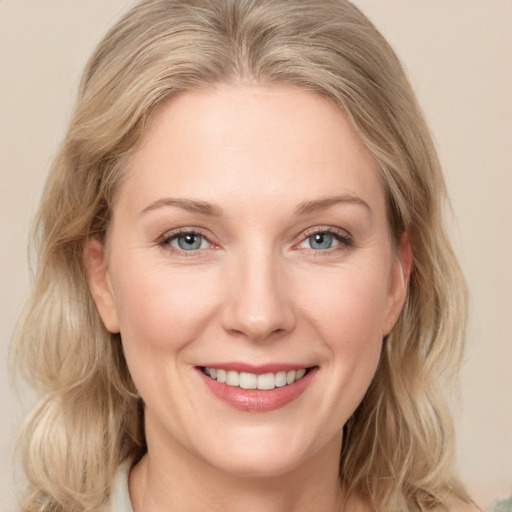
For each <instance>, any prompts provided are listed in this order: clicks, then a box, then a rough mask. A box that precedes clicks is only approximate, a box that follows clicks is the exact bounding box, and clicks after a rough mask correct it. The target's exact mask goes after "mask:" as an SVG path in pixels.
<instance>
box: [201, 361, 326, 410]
mask: <svg viewBox="0 0 512 512" xmlns="http://www.w3.org/2000/svg"><path fill="white" fill-rule="evenodd" d="M235 366H236V368H237V369H236V371H239V372H240V371H247V370H242V369H238V368H240V365H239V364H235ZM243 366H244V367H245V368H247V367H248V365H243ZM212 367H213V368H223V369H226V370H228V369H234V368H229V365H226V366H220V365H218V366H212ZM262 368H265V371H260V370H261V369H262ZM267 368H268V366H264V367H258V371H254V370H252V372H251V373H258V374H261V373H270V372H271V371H272V370H267ZM296 368H297V369H300V368H303V367H292V368H290V369H296ZM284 369H285V368H284V367H283V365H279V369H276V370H273V371H279V370H284ZM317 370H318V368H317V367H315V368H313V369H311V370H309V371H308V373H306V375H305V376H304V377H302V379H300V380H298V381H296V382H294V383H293V384H288V385H287V386H283V387H282V388H274V389H271V390H268V391H263V390H259V389H242V388H239V387H236V388H235V387H233V386H228V385H227V384H222V383H220V382H217V381H216V380H214V379H212V378H210V377H208V376H207V375H205V374H204V373H203V372H202V371H201V370H199V373H200V374H201V377H202V378H203V381H204V383H205V384H206V386H207V387H208V389H209V390H210V391H211V392H212V393H213V394H214V395H215V396H216V397H217V398H220V399H221V400H222V401H223V402H225V403H227V404H228V405H229V406H231V407H233V408H234V409H238V410H240V411H246V412H267V411H273V410H275V409H279V408H281V407H284V406H285V405H288V404H289V403H290V402H291V401H293V400H295V399H296V398H298V397H299V396H300V395H301V394H302V393H303V392H304V391H305V390H306V388H307V387H308V386H309V384H310V383H311V380H312V379H313V377H314V375H315V374H316V372H317Z"/></svg>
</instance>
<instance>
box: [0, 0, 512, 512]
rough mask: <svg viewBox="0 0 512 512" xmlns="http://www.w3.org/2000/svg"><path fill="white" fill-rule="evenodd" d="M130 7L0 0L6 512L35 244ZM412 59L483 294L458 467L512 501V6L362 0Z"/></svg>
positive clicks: (484, 1) (0, 327)
mask: <svg viewBox="0 0 512 512" xmlns="http://www.w3.org/2000/svg"><path fill="white" fill-rule="evenodd" d="M131 3H133V2H131V1H129V0H0V172H1V174H0V212H1V213H0V255H1V260H0V271H1V286H0V290H1V292H0V315H1V317H0V351H1V352H0V400H1V411H2V412H1V413H0V496H1V497H2V498H0V510H2V511H4V510H5V511H10V510H14V505H13V503H14V499H13V492H12V488H13V484H12V480H11V472H12V468H11V463H10V460H9V457H10V451H11V450H12V445H13V439H14V436H15V432H16V428H17V425H18V424H19V421H20V419H21V417H22V406H21V405H20V404H19V403H18V402H17V400H16V397H15V396H14V394H13V392H12V391H11V390H10V389H9V387H8V381H7V376H6V358H7V351H8V340H9V337H10V335H11V332H12V328H13V325H14V322H15V319H16V316H17V315H18V313H19V311H20V308H21V306H22V303H23V301H24V299H25V297H26V296H27V292H28V289H29V274H28V271H27V258H26V254H27V252H26V246H27V237H28V230H29V225H30V221H31V219H32V218H33V215H34V211H35V208H36V204H37V201H38V198H39V196H40V194H41V189H42V186H43V182H44V178H45V174H46V171H47V168H48V164H49V161H50V159H51V157H52V155H53V153H54V151H55V148H56V146H57V143H58V141H59V140H60V138H61V137H62V135H63V129H64V125H65V121H66V119H67V117H68V115H69V112H70V109H71V106H72V102H73V97H74V94H75V91H76V86H77V81H78V77H79V73H80V70H81V68H82V67H83V65H84V62H85V60H86V58H87V57H88V55H89V53H90V52H91V50H92V48H93V45H94V44H95V43H96V42H97V41H98V39H99V38H100V36H101V35H102V33H103V32H104V31H105V29H106V28H107V27H108V26H109V25H110V24H111V23H112V21H113V20H114V19H115V18H116V17H117V15H118V14H119V13H120V12H122V11H123V10H124V9H126V8H127V7H128V6H129V5H130V4H131ZM357 4H358V5H359V6H360V7H361V8H362V10H363V11H364V12H366V14H368V15H369V17H370V18H371V19H372V20H373V21H374V22H375V23H376V25H377V26H378V27H379V28H380V29H381V30H382V32H383V33H384V35H385V36H386V37H387V38H388V39H389V41H390V42H391V43H392V44H393V46H394V47H395V49H396V50H397V52H398V54H399V55H400V57H401V58H402V60H403V62H404V63H405V66H406V68H407V70H408V72H409V74H410V76H411V79H412V82H413V85H414V86H415V88H416V90H417V92H418V95H419V98H420V102H421V103H422V105H423V107H424V110H425V112H426V116H427V119H428V121H429V123H430V125H431V127H432V129H433V132H434V134H435V137H436V140H437V143H438V147H439V151H440V155H441V159H442V162H443V163H444V166H445V170H446V175H447V181H448V187H449V190H450V193H451V196H452V199H453V206H454V210H455V214H456V220H455V222H454V224H453V235H454V240H455V244H456V249H457V253H458V254H459V257H460V259H461V262H462V265H463V268H464V270H465V273H466V276H467V279H468V282H469V286H470V290H471V295H472V298H471V324H470V332H469V350H468V358H467V364H466V366H465V369H464V371H463V374H462V403H463V405H462V407H461V410H460V411H459V412H458V417H459V419H458V434H459V465H460V469H461V472H462V475H463V478H464V480H465V481H466V482H467V484H468V485H469V487H470V489H471V491H472V492H473V494H474V496H475V498H476V499H477V501H478V502H479V503H480V504H481V505H484V504H486V503H487V502H488V501H489V500H490V499H491V498H493V497H496V496H505V495H507V494H511V493H512V328H511V319H512V271H511V266H512V227H511V224H512V223H511V220H512V206H511V204H512V202H511V200H510V197H511V196H512V151H511V146H512V100H511V93H512V58H511V50H510V49H511V48H512V30H511V28H512V1H511V0H357Z"/></svg>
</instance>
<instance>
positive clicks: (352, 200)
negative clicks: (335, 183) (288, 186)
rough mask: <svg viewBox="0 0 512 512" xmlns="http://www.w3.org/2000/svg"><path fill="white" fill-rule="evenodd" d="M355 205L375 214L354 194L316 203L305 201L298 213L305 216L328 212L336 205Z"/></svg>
mask: <svg viewBox="0 0 512 512" xmlns="http://www.w3.org/2000/svg"><path fill="white" fill-rule="evenodd" d="M340 203H341V204H355V205H360V206H363V207H364V208H366V209H367V210H368V212H369V213H373V212H372V209H371V208H370V205H369V204H368V203H367V202H366V201H364V200H363V199H361V198H360V197H359V196H355V195H352V194H346V195H342V196H329V197H324V198H321V199H315V200H314V201H305V202H303V203H301V204H300V205H299V206H298V207H297V210H296V211H297V213H298V214H299V215H304V214H307V213H314V212H317V211H321V210H326V209H328V208H330V207H331V206H334V205H336V204H340Z"/></svg>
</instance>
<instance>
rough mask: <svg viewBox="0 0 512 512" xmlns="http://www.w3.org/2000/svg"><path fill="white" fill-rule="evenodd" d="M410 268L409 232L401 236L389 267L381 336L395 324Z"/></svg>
mask: <svg viewBox="0 0 512 512" xmlns="http://www.w3.org/2000/svg"><path fill="white" fill-rule="evenodd" d="M411 270H412V251H411V242H410V239H409V234H408V233H405V234H403V235H402V236H401V238H400V241H399V244H398V248H397V251H396V255H395V261H394V263H393V267H392V269H391V275H390V281H389V289H388V296H387V299H386V312H385V317H384V322H383V326H382V336H387V335H388V334H389V333H390V332H391V329H393V327H394V326H395V324H396V322H397V320H398V317H399V316H400V312H401V311H402V308H403V306H404V302H405V297H406V296H407V287H408V284H409V276H410V275H411Z"/></svg>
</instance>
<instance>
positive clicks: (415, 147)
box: [14, 0, 473, 512]
mask: <svg viewBox="0 0 512 512" xmlns="http://www.w3.org/2000/svg"><path fill="white" fill-rule="evenodd" d="M444 198H445V189H444V182H443V177H442V174H441V170H440V168H439V163H438V160H437V157H436V155H435V151H434V148H433V144H432V141H431V138H430V135H429V133H428V130H427V129H426V127H425V124H424V121H423V119H422V117H421V113H420V111H419V108H418V106H417V104H416V100H415V98H414V95H413V93H412V91H411V89H410V86H409V84H408V82H407V80H406V78H405V76H404V73H403V71H402V69H401V66H400V64H399V63H398V61H397V59H396V57H395V55H394V54H393V52H392V50H391V49H390V48H389V46H388V45H387V43H386V42H385V41H384V40H383V38H382V36H381V35H380V34H379V33H378V32H377V31H376V29H375V28H374V27H373V26H372V25H371V23H370V22H369V21H368V20H367V19H366V18H365V17H364V16H363V15H362V14H361V13H360V12H359V11H358V10H357V9H356V8H355V7H354V6H353V5H351V4H350V3H348V2H345V1H340V0H336V1H335V0H329V1H325V0H322V1H320V0H304V1H300V2H289V1H285V0H268V1H255V0H238V1H235V0H222V1H218V2H217V1H216V2H211V1H206V0H188V1H171V0H148V1H144V2H142V3H140V4H138V5H136V6H135V7H134V8H133V9H132V10H131V11H130V12H129V13H128V14H127V15H126V16H125V17H124V18H123V19H121V20H120V21H119V22H118V24H117V25H116V26H115V27H114V28H113V29H112V30H111V31H110V32H109V33H108V34H107V36H106V37H105V38H104V40H103V41H102V42H101V43H100V45H99V46H98V48H97V50H96V52H95V53H94V55H93V56H92V57H91V59H90V61H89V63H88V65H87V68H86V70H85V73H84V76H83V80H82V84H81V88H80V92H79V98H78V102H77V106H76V109H75V112H74V114H73V117H72V120H71V124H70V127H69V130H68V133H67V135H66V138H65V141H64V143H63V145H62V148H61V151H60V153H59V155H58V156H57V158H56V160H55V162H54V165H53V168H52V171H51V173H50V176H49V179H48V183H47V187H46V190H45V193H44V197H43V202H42V205H41V209H40V213H39V218H38V230H39V235H40V249H39V250H40V252H39V254H40V260H39V270H38V274H37V278H36V283H35V287H34V292H33V295H32V298H31V301H30V302H29V304H28V306H27V309H26V313H25V315H24V317H23V319H22V321H21V322H20V326H19V329H18V332H17V336H16V340H15V351H14V352H15V354H16V355H17V357H18V360H19V364H20V366H21V367H22V368H23V369H24V371H25V374H26V375H27V377H28V378H29V380H30V381H31V382H32V383H33V385H34V386H35V387H36V388H37V389H38V390H39V391H40V393H41V400H40V402H39V404H38V406H37V408H36V409H35V411H34V412H33V413H32V415H31V416H30V418H29V419H28V420H27V424H26V429H25V431H24V433H23V437H22V441H21V448H22V451H21V453H22V457H23V460H24V465H25V470H26V472H27V476H28V481H29V489H28V493H27V496H26V498H25V501H24V505H23V507H22V510H24V511H29V510H30V511H32V510H41V511H43V510H44V511H49V510H52V511H54V510H62V511H70V510H73V511H74V510H77V511H78V510H116V511H118V510H130V508H132V509H133V510H134V512H141V511H145V512H150V511H159V510H220V509H221V508H222V509H223V510H228V511H230V510H231V511H235V510H242V509H243V510H252V509H254V510H270V511H272V510H275V511H284V510H286V511H299V510H322V511H330V510H332V511H334V510H336V511H340V510H362V511H367V510H368V511H369V510H379V511H388V510H389V511H396V510H403V511H405V510H407V511H409V510H422V511H426V510H443V509H444V510H446V509H448V510H473V507H472V505H471V504H470V500H469V498H468V496H467V494H466V492H465V490H464V489H463V488H462V486H461V485H460V484H459V483H458V481H457V479H456V477H455V475H454V474H453V468H452V463H453V444H454V442H453V433H452V424H451V418H450V414H449V411H448V408H447V404H446V398H445V397H446V393H447V391H448V390H449V389H450V384H451V381H452V379H453V377H454V376H455V374H456V370H457V368H458V366H459V363H460V360H461V355H462V346H463V334H464V332H463V331H464V317H465V287H464V282H463V279H462V277H461V274H460V270H459V267H458V265H457V262H456V261H455V259H454V256H453V253H452V250H451V247H450V245H449V242H448V240H447V238H446V235H445V231H444V227H443V223H442V218H441V208H442V203H443V201H444Z"/></svg>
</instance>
